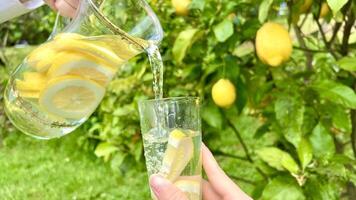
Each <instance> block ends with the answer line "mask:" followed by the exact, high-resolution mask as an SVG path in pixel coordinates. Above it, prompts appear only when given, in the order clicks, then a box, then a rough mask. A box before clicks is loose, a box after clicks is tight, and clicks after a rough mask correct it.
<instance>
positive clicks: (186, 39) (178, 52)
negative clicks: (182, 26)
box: [172, 28, 198, 64]
mask: <svg viewBox="0 0 356 200" xmlns="http://www.w3.org/2000/svg"><path fill="white" fill-rule="evenodd" d="M197 33H198V29H195V28H189V29H186V30H184V31H182V32H180V33H179V35H178V37H177V39H176V41H175V42H174V45H173V49H172V53H173V58H174V60H175V61H176V62H177V63H178V64H180V63H182V61H183V59H184V57H185V55H186V53H187V50H188V48H189V47H190V46H191V45H192V44H193V43H194V41H195V38H194V36H195V35H196V34H197Z"/></svg>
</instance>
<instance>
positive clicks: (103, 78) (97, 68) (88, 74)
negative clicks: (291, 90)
mask: <svg viewBox="0 0 356 200" xmlns="http://www.w3.org/2000/svg"><path fill="white" fill-rule="evenodd" d="M115 73H116V71H115V70H114V69H113V68H111V67H108V66H106V65H104V64H101V63H99V61H97V60H95V58H93V57H90V56H87V55H83V54H81V53H77V52H68V51H67V52H61V53H59V54H58V55H57V56H56V57H55V60H54V61H53V64H52V66H51V68H50V69H49V70H48V73H47V74H48V76H49V78H50V79H52V78H54V77H58V76H63V75H76V76H81V77H83V78H86V79H90V80H93V81H95V82H97V83H99V84H100V85H102V86H106V85H107V84H108V83H109V82H110V81H111V79H112V78H113V77H114V75H115Z"/></svg>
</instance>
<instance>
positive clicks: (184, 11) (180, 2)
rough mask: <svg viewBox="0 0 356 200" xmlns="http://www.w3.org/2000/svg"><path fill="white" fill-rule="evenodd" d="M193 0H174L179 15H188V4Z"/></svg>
mask: <svg viewBox="0 0 356 200" xmlns="http://www.w3.org/2000/svg"><path fill="white" fill-rule="evenodd" d="M190 2H191V0H172V4H173V7H174V8H175V9H176V13H177V15H183V16H185V15H188V13H189V9H188V6H189V4H190Z"/></svg>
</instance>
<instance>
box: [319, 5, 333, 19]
mask: <svg viewBox="0 0 356 200" xmlns="http://www.w3.org/2000/svg"><path fill="white" fill-rule="evenodd" d="M329 12H330V8H329V6H328V4H327V3H325V2H324V3H323V4H322V5H321V9H320V15H319V18H324V17H325V16H327V15H328V14H329Z"/></svg>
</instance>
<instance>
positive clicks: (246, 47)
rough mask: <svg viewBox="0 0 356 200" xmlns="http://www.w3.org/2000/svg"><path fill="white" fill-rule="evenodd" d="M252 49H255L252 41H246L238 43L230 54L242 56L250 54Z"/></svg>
mask: <svg viewBox="0 0 356 200" xmlns="http://www.w3.org/2000/svg"><path fill="white" fill-rule="evenodd" d="M254 51H255V46H254V45H253V43H252V42H251V41H246V42H244V43H242V44H240V45H239V46H237V47H236V48H235V50H234V51H233V52H232V54H233V55H234V56H237V57H243V56H246V55H250V54H251V53H253V52H254Z"/></svg>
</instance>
